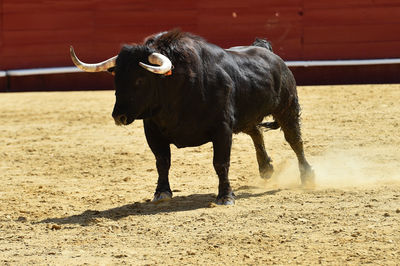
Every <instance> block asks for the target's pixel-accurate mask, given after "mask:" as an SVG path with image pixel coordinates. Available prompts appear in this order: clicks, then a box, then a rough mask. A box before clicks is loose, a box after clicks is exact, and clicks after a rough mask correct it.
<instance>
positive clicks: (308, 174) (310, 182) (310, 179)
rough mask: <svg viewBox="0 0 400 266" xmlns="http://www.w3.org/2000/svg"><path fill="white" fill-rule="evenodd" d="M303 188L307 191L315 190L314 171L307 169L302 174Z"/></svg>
mask: <svg viewBox="0 0 400 266" xmlns="http://www.w3.org/2000/svg"><path fill="white" fill-rule="evenodd" d="M301 186H302V187H303V188H306V189H313V188H315V172H314V170H313V169H311V168H310V169H307V171H304V172H303V173H301Z"/></svg>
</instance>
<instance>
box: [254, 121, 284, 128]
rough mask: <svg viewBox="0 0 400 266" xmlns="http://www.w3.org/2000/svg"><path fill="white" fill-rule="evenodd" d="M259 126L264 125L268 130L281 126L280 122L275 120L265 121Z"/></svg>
mask: <svg viewBox="0 0 400 266" xmlns="http://www.w3.org/2000/svg"><path fill="white" fill-rule="evenodd" d="M258 126H259V127H264V128H266V129H267V130H275V129H278V128H280V127H281V126H280V125H279V124H278V122H276V121H274V122H264V123H261V124H258Z"/></svg>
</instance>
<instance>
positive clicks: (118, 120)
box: [113, 115, 128, 126]
mask: <svg viewBox="0 0 400 266" xmlns="http://www.w3.org/2000/svg"><path fill="white" fill-rule="evenodd" d="M113 118H114V121H115V124H116V125H117V126H121V125H126V124H127V123H128V117H127V116H126V115H113Z"/></svg>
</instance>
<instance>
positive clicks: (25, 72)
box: [0, 58, 400, 77]
mask: <svg viewBox="0 0 400 266" xmlns="http://www.w3.org/2000/svg"><path fill="white" fill-rule="evenodd" d="M390 64H400V58H391V59H366V60H315V61H286V65H288V66H289V67H316V66H367V65H390ZM78 72H82V70H80V69H78V68H77V67H52V68H34V69H17V70H6V71H0V77H6V76H13V77H18V76H33V75H49V74H68V73H78Z"/></svg>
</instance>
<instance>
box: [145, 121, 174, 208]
mask: <svg viewBox="0 0 400 266" xmlns="http://www.w3.org/2000/svg"><path fill="white" fill-rule="evenodd" d="M144 129H145V134H146V139H147V143H148V144H149V146H150V149H151V151H152V152H153V154H154V156H155V158H156V166H157V172H158V181H157V188H156V192H155V193H154V198H153V202H159V201H164V200H169V199H171V198H172V191H171V188H170V185H169V179H168V174H169V168H170V167H171V149H170V144H169V142H168V141H166V140H165V139H164V138H163V137H162V135H161V134H159V131H158V130H157V128H155V127H152V126H151V124H149V123H146V122H145V127H144Z"/></svg>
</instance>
